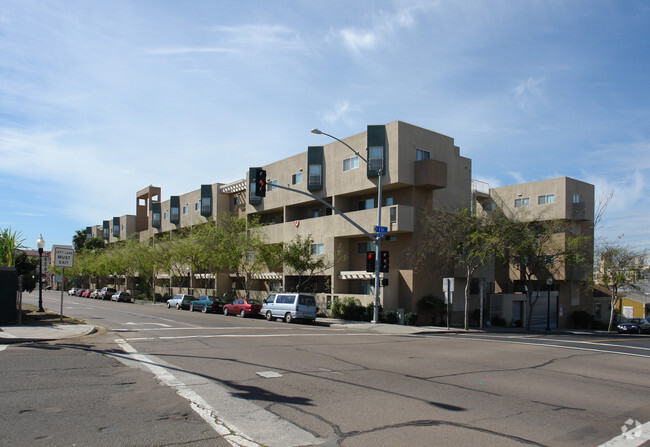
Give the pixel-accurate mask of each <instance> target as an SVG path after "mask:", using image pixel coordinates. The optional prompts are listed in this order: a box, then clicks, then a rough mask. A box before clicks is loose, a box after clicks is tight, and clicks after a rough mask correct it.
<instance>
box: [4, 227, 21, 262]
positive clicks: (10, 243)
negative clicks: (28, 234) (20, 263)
mask: <svg viewBox="0 0 650 447" xmlns="http://www.w3.org/2000/svg"><path fill="white" fill-rule="evenodd" d="M23 242H25V238H24V237H22V234H21V233H20V232H19V231H11V227H10V228H5V229H2V228H0V266H2V267H15V266H16V256H17V253H18V250H20V249H22V248H25V246H24V245H23Z"/></svg>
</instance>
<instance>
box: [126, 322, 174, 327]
mask: <svg viewBox="0 0 650 447" xmlns="http://www.w3.org/2000/svg"><path fill="white" fill-rule="evenodd" d="M124 324H137V325H142V324H155V325H156V326H162V327H171V326H170V325H168V324H165V323H134V322H132V321H130V322H128V323H124Z"/></svg>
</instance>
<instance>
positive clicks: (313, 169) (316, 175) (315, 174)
mask: <svg viewBox="0 0 650 447" xmlns="http://www.w3.org/2000/svg"><path fill="white" fill-rule="evenodd" d="M322 176H323V165H309V184H310V185H320V184H321V183H322V180H321V178H322Z"/></svg>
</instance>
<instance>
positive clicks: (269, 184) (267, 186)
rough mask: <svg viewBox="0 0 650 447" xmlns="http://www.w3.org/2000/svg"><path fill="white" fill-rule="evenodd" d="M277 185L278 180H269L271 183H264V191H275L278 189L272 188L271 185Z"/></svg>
mask: <svg viewBox="0 0 650 447" xmlns="http://www.w3.org/2000/svg"><path fill="white" fill-rule="evenodd" d="M277 184H278V179H275V180H271V181H268V182H266V188H267V189H266V190H267V191H275V190H276V189H278V188H276V187H275V186H273V185H277Z"/></svg>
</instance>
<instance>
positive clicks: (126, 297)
mask: <svg viewBox="0 0 650 447" xmlns="http://www.w3.org/2000/svg"><path fill="white" fill-rule="evenodd" d="M111 301H117V302H118V303H119V302H120V301H124V302H125V303H131V302H133V297H132V296H131V294H130V293H129V292H115V293H114V294H113V296H111Z"/></svg>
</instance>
